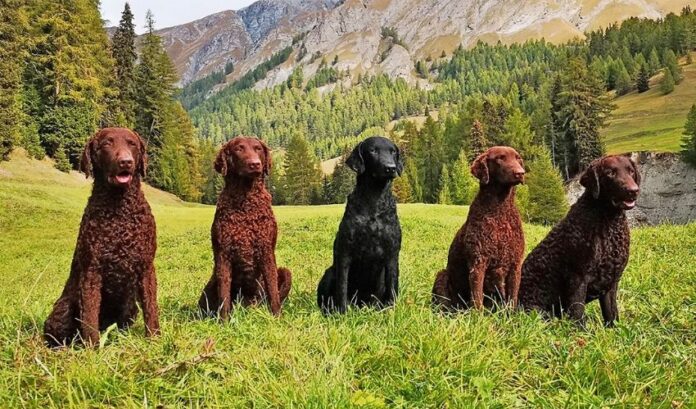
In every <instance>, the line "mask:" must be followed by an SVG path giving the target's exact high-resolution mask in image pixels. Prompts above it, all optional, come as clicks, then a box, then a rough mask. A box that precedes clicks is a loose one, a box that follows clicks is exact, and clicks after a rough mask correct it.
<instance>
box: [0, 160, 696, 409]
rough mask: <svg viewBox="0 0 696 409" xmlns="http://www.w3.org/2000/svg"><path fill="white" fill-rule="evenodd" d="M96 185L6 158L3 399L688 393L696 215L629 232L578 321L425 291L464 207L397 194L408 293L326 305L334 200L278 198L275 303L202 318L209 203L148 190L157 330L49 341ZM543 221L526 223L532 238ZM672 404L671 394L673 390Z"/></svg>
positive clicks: (211, 403)
mask: <svg viewBox="0 0 696 409" xmlns="http://www.w3.org/2000/svg"><path fill="white" fill-rule="evenodd" d="M88 192H89V184H88V183H86V182H85V181H84V180H83V179H81V177H80V176H79V175H77V174H71V175H64V174H59V173H57V172H56V171H54V170H52V169H50V168H49V167H48V165H47V164H42V163H38V162H36V161H29V160H27V159H25V158H23V157H21V156H17V157H15V158H14V159H13V160H12V161H11V162H9V163H2V164H0V229H1V231H2V234H1V235H0V276H2V277H3V280H2V285H0V299H2V302H1V303H0V351H1V352H0V407H3V408H5V407H7V408H11V407H42V408H52V407H90V408H91V407H119V408H128V407H163V408H173V407H261V408H263V407H315V408H318V407H404V408H414V407H419V408H420V407H434V408H435V407H437V408H443V407H451V408H466V407H491V408H508V407H521V408H522V407H524V408H526V407H547V408H560V407H610V406H611V407H636V408H638V407H641V408H643V407H664V408H669V407H684V408H686V407H694V405H696V402H695V401H694V398H693V396H694V393H695V392H696V377H695V376H694V373H696V367H695V365H694V357H695V356H696V345H695V344H694V341H695V335H696V325H695V320H694V317H695V316H696V300H695V298H696V284H695V283H696V272H695V270H694V265H696V224H691V225H688V226H663V227H658V228H641V229H637V230H635V231H634V232H633V245H632V246H633V247H632V254H631V260H630V263H629V265H628V268H627V269H626V272H625V276H624V279H623V281H622V285H621V289H620V292H619V306H620V310H621V314H622V320H621V322H620V323H619V325H618V327H617V328H615V329H612V330H606V329H604V328H603V327H602V325H601V320H600V313H599V308H598V305H597V304H596V303H594V304H593V305H592V306H591V307H590V308H589V312H588V313H589V316H590V323H589V325H588V328H587V329H586V330H581V329H578V328H576V327H574V326H573V325H572V324H570V323H568V322H565V321H561V320H552V321H546V320H544V319H542V318H540V317H539V316H537V315H536V314H523V313H516V312H513V311H509V310H505V311H502V312H498V313H490V312H467V313H463V314H459V315H457V316H454V317H450V316H443V315H440V314H435V313H433V312H432V311H431V310H430V308H429V305H428V304H429V299H430V294H429V293H430V289H431V285H432V281H433V278H434V275H435V272H436V271H438V270H439V269H441V268H442V267H443V266H444V264H445V259H446V256H447V249H448V246H449V243H450V240H451V239H452V236H453V235H454V233H455V231H456V230H457V229H458V228H459V226H460V225H461V223H462V222H463V221H464V217H465V215H466V211H467V210H466V208H463V207H457V206H435V205H404V206H399V213H400V216H401V221H402V224H403V231H404V241H403V250H402V253H401V286H402V287H401V289H402V294H401V297H400V298H399V300H398V303H397V305H396V307H395V308H393V309H389V310H386V311H373V310H369V309H367V310H351V311H350V312H349V313H348V314H347V315H345V316H341V317H328V318H326V317H323V316H322V315H321V314H320V313H319V311H318V310H317V308H316V306H315V293H314V291H315V285H316V283H317V281H318V279H319V277H320V274H321V273H322V272H323V270H324V269H325V268H326V267H327V265H328V264H329V263H330V260H331V243H332V240H333V235H334V233H335V230H336V227H337V225H338V222H339V219H340V217H341V213H342V206H323V207H280V208H276V210H275V211H276V215H277V217H278V220H279V226H280V237H279V241H278V251H277V255H278V261H279V263H280V264H281V265H285V266H289V267H290V268H291V269H292V271H293V275H294V283H293V285H294V287H293V290H292V292H291V294H290V298H289V300H288V302H287V303H286V305H285V306H284V310H283V315H282V316H281V317H280V318H274V317H272V316H271V315H270V314H269V313H268V311H267V309H265V308H253V309H243V308H242V309H237V310H235V311H234V313H233V315H232V318H231V320H230V321H229V322H225V323H220V322H217V321H215V320H211V319H201V318H200V317H199V315H198V313H197V312H196V309H195V304H196V300H197V297H198V294H199V291H200V290H201V288H202V287H203V285H204V283H205V281H206V279H207V278H208V277H209V275H210V272H211V268H212V256H211V250H210V245H209V225H210V223H211V221H212V217H213V210H214V209H213V208H212V207H206V206H198V205H188V204H184V203H181V202H179V201H177V200H176V199H175V198H172V197H171V196H169V195H166V194H163V193H161V192H157V191H154V190H152V189H148V191H147V196H148V198H149V199H150V201H151V203H152V204H153V209H154V212H155V216H156V218H157V223H158V236H159V250H158V253H157V260H156V264H157V274H158V281H159V303H160V311H161V323H162V336H160V337H159V338H157V339H154V340H149V339H146V338H144V336H143V324H142V321H141V320H140V319H139V321H138V323H137V324H136V325H135V326H134V327H133V328H132V329H131V330H129V331H127V332H119V331H112V332H110V333H109V334H108V335H103V337H104V338H105V342H104V344H103V346H102V347H101V348H99V349H94V350H90V349H84V348H73V349H68V350H62V351H57V352H56V351H49V350H47V349H46V348H44V347H43V346H42V341H41V327H42V323H43V320H44V319H45V317H46V315H47V314H48V312H49V310H50V308H51V304H52V303H53V301H54V300H55V299H56V298H57V297H58V295H59V293H60V291H61V289H62V286H63V283H64V280H65V279H66V277H67V273H68V268H69V263H70V258H71V254H72V251H73V246H74V242H75V238H76V234H77V228H78V224H79V219H80V216H81V212H82V208H83V207H84V203H85V198H86V195H87V194H88ZM546 232H547V229H546V228H543V227H537V226H525V233H526V237H527V245H528V248H531V247H533V246H534V245H535V244H536V243H538V242H539V240H541V238H542V237H543V236H544V234H545V233H546ZM680 405H681V406H680Z"/></svg>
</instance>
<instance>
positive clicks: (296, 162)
mask: <svg viewBox="0 0 696 409" xmlns="http://www.w3.org/2000/svg"><path fill="white" fill-rule="evenodd" d="M283 166H284V170H285V188H284V189H285V192H286V194H287V200H288V203H289V204H295V205H299V204H305V205H306V204H310V203H311V202H312V200H313V199H316V198H315V195H316V194H317V192H318V191H319V189H320V186H321V177H322V175H321V170H320V169H319V161H318V159H317V158H316V156H315V155H314V152H312V151H311V149H310V147H309V143H307V140H306V139H305V138H304V137H303V136H302V134H300V133H295V134H294V135H293V136H292V138H291V139H290V142H289V143H288V146H287V150H286V152H285V163H284V164H283Z"/></svg>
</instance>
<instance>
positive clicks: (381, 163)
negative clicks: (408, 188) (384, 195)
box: [346, 136, 404, 180]
mask: <svg viewBox="0 0 696 409" xmlns="http://www.w3.org/2000/svg"><path fill="white" fill-rule="evenodd" d="M346 165H348V167H349V168H351V169H353V170H354V171H355V172H356V173H357V174H358V176H360V175H363V174H366V175H370V177H372V178H374V179H377V180H391V179H394V178H395V177H396V176H401V172H403V170H404V164H403V161H402V159H401V152H400V151H399V147H398V146H396V144H394V142H392V141H390V140H389V139H387V138H384V137H381V136H373V137H370V138H367V139H365V140H364V141H362V142H360V143H359V144H358V146H356V147H355V149H353V152H352V153H351V154H350V156H349V157H348V159H347V160H346Z"/></svg>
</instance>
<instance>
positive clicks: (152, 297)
mask: <svg viewBox="0 0 696 409" xmlns="http://www.w3.org/2000/svg"><path fill="white" fill-rule="evenodd" d="M138 293H139V294H138V296H139V298H140V306H141V307H142V309H143V319H144V320H145V335H146V336H148V337H150V336H153V335H158V334H159V312H158V308H157V276H156V275H155V266H154V264H150V266H149V267H148V268H147V269H146V270H145V272H144V274H143V278H142V280H141V282H140V287H139V288H138Z"/></svg>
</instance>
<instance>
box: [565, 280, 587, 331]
mask: <svg viewBox="0 0 696 409" xmlns="http://www.w3.org/2000/svg"><path fill="white" fill-rule="evenodd" d="M567 285H568V287H567V289H566V294H567V298H566V303H565V305H564V306H563V308H565V309H566V311H567V312H568V316H570V318H571V319H572V320H574V321H575V322H577V323H578V325H580V326H581V327H584V326H585V301H587V281H585V280H584V279H583V278H582V277H573V278H571V279H570V280H569V282H568V283H567Z"/></svg>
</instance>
